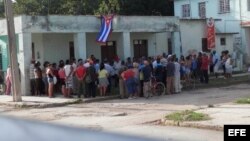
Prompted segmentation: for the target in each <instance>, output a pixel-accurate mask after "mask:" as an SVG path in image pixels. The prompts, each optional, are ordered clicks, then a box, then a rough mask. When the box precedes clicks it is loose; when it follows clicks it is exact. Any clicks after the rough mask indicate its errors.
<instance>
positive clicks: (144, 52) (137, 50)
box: [134, 40, 148, 58]
mask: <svg viewBox="0 0 250 141" xmlns="http://www.w3.org/2000/svg"><path fill="white" fill-rule="evenodd" d="M143 56H144V57H148V43H147V40H134V57H135V58H141V57H143Z"/></svg>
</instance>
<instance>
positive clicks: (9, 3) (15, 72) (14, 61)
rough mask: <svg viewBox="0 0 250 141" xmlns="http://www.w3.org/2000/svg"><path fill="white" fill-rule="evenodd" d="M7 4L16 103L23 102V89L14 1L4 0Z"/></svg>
mask: <svg viewBox="0 0 250 141" xmlns="http://www.w3.org/2000/svg"><path fill="white" fill-rule="evenodd" d="M4 4H5V14H6V20H7V28H8V40H9V44H8V47H9V56H10V57H9V58H10V70H11V80H12V82H11V85H12V95H13V101H14V102H21V101H22V97H21V87H20V84H21V82H20V79H19V78H20V76H19V75H20V74H19V67H18V63H17V48H16V35H15V26H14V17H13V7H12V0H4Z"/></svg>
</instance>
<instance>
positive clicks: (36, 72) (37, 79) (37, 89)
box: [33, 62, 43, 96]
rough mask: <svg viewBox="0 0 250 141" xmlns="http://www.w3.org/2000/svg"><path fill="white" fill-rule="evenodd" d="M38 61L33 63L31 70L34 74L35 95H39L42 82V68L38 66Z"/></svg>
mask: <svg viewBox="0 0 250 141" xmlns="http://www.w3.org/2000/svg"><path fill="white" fill-rule="evenodd" d="M40 65H41V64H40V62H37V63H36V64H35V69H34V71H33V73H34V76H35V93H34V94H35V95H37V96H41V94H42V83H43V76H42V69H41V68H40Z"/></svg>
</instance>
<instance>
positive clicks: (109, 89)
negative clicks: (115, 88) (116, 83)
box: [107, 76, 112, 93]
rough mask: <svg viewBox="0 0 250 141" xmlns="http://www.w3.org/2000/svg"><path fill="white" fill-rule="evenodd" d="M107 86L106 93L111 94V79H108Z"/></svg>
mask: <svg viewBox="0 0 250 141" xmlns="http://www.w3.org/2000/svg"><path fill="white" fill-rule="evenodd" d="M108 81H109V85H108V87H107V93H111V86H112V77H111V76H109V77H108Z"/></svg>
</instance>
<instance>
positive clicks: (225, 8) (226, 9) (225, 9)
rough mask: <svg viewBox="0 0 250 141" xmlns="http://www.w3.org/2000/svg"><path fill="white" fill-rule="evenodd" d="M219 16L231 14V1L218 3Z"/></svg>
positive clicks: (225, 0)
mask: <svg viewBox="0 0 250 141" xmlns="http://www.w3.org/2000/svg"><path fill="white" fill-rule="evenodd" d="M218 2H219V3H218V8H219V12H218V13H219V14H226V13H230V12H231V9H230V0H219V1H218Z"/></svg>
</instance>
